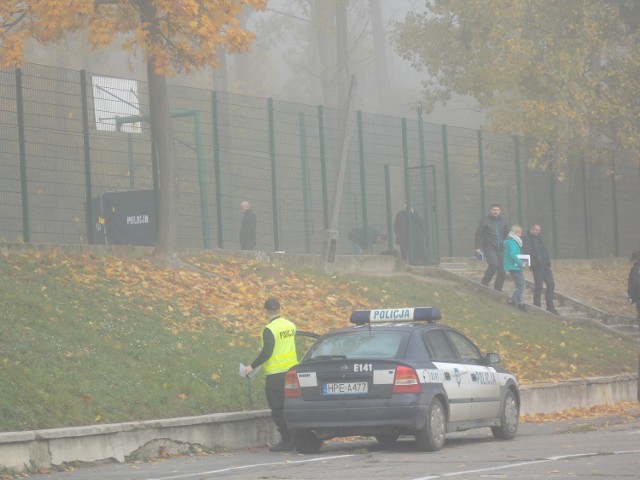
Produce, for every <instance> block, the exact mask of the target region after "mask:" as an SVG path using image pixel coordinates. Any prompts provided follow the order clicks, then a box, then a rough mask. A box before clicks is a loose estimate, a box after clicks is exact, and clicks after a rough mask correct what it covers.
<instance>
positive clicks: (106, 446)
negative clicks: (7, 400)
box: [0, 374, 638, 472]
mask: <svg viewBox="0 0 640 480" xmlns="http://www.w3.org/2000/svg"><path fill="white" fill-rule="evenodd" d="M637 385H638V375H636V374H625V375H618V376H614V377H597V378H588V379H578V380H570V381H566V382H560V383H554V384H543V385H532V386H524V387H522V389H521V409H520V413H521V415H532V414H536V413H551V412H559V411H562V410H567V409H571V408H584V407H591V406H594V405H602V404H606V403H616V402H631V401H636V398H637V392H638V390H637V388H638V386H637ZM276 437H277V434H276V432H275V428H274V426H273V422H272V421H271V416H270V412H269V411H268V410H258V411H249V412H233V413H218V414H212V415H203V416H197V417H182V418H168V419H163V420H150V421H145V422H128V423H115V424H107V425H91V426H86V427H77V428H56V429H50V430H34V431H26V432H7V433H0V467H4V468H6V469H11V470H14V471H16V472H23V471H30V470H36V469H42V468H50V467H57V466H61V465H65V464H71V463H78V462H80V463H83V462H84V463H91V462H98V461H117V462H126V461H130V460H135V459H140V458H154V457H162V456H164V455H168V454H178V453H188V452H191V451H196V450H198V449H203V450H208V451H216V450H222V449H225V450H231V449H241V448H252V447H261V446H264V445H266V444H267V443H273V442H274V441H275V440H277V438H276Z"/></svg>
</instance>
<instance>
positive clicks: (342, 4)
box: [336, 0, 349, 108]
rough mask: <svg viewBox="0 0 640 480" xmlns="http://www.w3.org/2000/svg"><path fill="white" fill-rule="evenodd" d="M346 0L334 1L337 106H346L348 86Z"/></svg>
mask: <svg viewBox="0 0 640 480" xmlns="http://www.w3.org/2000/svg"><path fill="white" fill-rule="evenodd" d="M348 3H349V1H348V0H338V1H337V2H336V80H337V85H338V107H340V108H346V105H347V89H348V88H349V86H348V84H349V28H348V26H347V4H348Z"/></svg>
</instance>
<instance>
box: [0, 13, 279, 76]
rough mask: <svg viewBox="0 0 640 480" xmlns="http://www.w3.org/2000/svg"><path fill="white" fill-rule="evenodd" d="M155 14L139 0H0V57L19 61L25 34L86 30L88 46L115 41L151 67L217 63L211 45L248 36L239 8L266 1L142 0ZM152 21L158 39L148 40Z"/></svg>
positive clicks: (56, 35) (238, 45) (234, 49)
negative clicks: (152, 62)
mask: <svg viewBox="0 0 640 480" xmlns="http://www.w3.org/2000/svg"><path fill="white" fill-rule="evenodd" d="M147 1H148V2H150V3H151V4H152V6H153V7H155V9H154V11H155V12H156V18H154V19H147V18H144V15H143V14H142V12H141V8H140V6H141V4H142V3H143V2H142V0H3V1H2V2H0V62H1V64H2V66H3V67H10V66H20V65H21V64H22V63H23V58H24V57H23V55H24V50H25V47H26V45H27V42H28V40H29V39H33V40H35V41H36V42H38V43H40V44H42V45H46V44H49V43H53V42H56V41H58V40H60V39H61V38H62V37H64V36H65V34H67V33H69V32H75V31H86V32H87V34H88V39H89V42H90V43H91V44H92V45H93V46H94V47H96V48H97V47H104V46H107V45H110V44H112V43H117V44H118V45H119V46H120V47H122V49H123V50H125V51H130V52H133V53H135V52H140V54H141V55H142V56H143V58H144V59H145V60H146V59H148V58H155V59H156V71H157V72H158V73H162V74H169V73H171V72H173V71H182V70H187V71H188V70H189V69H191V68H200V67H203V66H206V65H211V66H216V65H217V51H216V49H217V47H218V46H220V47H223V48H225V49H226V50H227V51H228V52H230V53H238V52H243V51H246V50H247V49H248V47H249V45H250V44H251V41H252V40H253V39H254V35H253V34H252V33H250V32H248V31H246V30H244V29H242V28H241V27H240V26H239V20H238V18H237V17H238V16H239V15H240V13H241V12H242V10H243V9H244V8H245V7H247V6H248V7H252V8H254V9H256V10H263V9H264V8H265V7H266V4H267V2H266V0H226V1H224V2H220V1H217V0H144V2H147ZM151 24H156V25H157V27H158V29H159V33H160V35H159V37H158V38H160V41H158V42H155V43H153V42H151V40H150V39H151V38H152V36H151V35H150V33H149V26H150V25H151Z"/></svg>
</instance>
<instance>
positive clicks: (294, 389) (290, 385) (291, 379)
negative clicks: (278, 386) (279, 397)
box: [284, 369, 302, 398]
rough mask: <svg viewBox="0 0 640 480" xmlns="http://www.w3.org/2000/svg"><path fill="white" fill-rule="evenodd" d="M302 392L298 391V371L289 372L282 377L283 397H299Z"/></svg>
mask: <svg viewBox="0 0 640 480" xmlns="http://www.w3.org/2000/svg"><path fill="white" fill-rule="evenodd" d="M301 395H302V390H300V384H299V383H298V371H297V370H295V369H294V370H289V371H288V372H287V375H286V377H284V396H285V397H289V398H292V397H300V396H301Z"/></svg>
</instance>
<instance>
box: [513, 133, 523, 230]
mask: <svg viewBox="0 0 640 480" xmlns="http://www.w3.org/2000/svg"><path fill="white" fill-rule="evenodd" d="M513 142H514V150H515V152H514V153H515V155H514V157H515V158H514V160H515V162H516V201H517V204H518V223H519V224H520V226H524V223H523V222H524V216H523V214H522V174H521V172H520V137H519V136H517V135H514V136H513Z"/></svg>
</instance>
